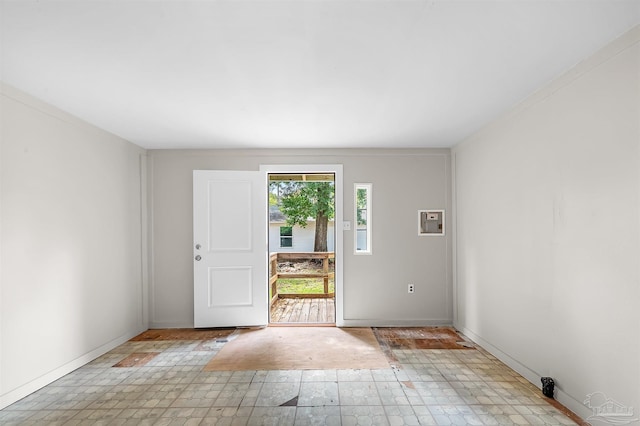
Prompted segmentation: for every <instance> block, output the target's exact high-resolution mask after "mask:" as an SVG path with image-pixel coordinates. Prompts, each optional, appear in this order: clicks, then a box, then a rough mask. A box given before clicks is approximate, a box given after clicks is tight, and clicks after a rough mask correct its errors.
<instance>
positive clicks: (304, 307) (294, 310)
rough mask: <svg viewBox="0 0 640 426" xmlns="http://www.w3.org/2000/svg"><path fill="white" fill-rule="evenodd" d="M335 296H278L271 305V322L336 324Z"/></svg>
mask: <svg viewBox="0 0 640 426" xmlns="http://www.w3.org/2000/svg"><path fill="white" fill-rule="evenodd" d="M335 322H336V308H335V299H334V298H317V299H316V298H313V299H312V298H293V297H292V298H278V299H277V300H276V301H275V302H274V303H273V305H272V306H271V323H305V324H308V323H315V324H334V323H335Z"/></svg>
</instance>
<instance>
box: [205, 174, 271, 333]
mask: <svg viewBox="0 0 640 426" xmlns="http://www.w3.org/2000/svg"><path fill="white" fill-rule="evenodd" d="M266 196H267V185H266V174H265V173H264V172H245V171H218V170H194V172H193V275H194V276H193V278H194V279H193V282H194V284H193V286H194V288H193V290H194V291H193V293H194V326H195V327H196V328H203V327H236V326H253V325H266V324H267V323H268V321H269V311H268V306H269V304H268V294H267V289H268V286H267V265H268V249H267V216H266V215H267V200H266Z"/></svg>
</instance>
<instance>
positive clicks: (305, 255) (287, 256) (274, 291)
mask: <svg viewBox="0 0 640 426" xmlns="http://www.w3.org/2000/svg"><path fill="white" fill-rule="evenodd" d="M312 259H322V272H314V273H307V274H300V273H291V272H278V262H280V261H283V260H312ZM329 259H335V253H334V252H301V253H271V255H270V256H269V285H270V286H271V303H272V304H273V302H275V301H276V299H278V298H286V297H300V298H302V297H310V298H322V297H326V298H329V297H334V293H329V278H334V276H335V273H334V272H330V271H329ZM279 278H322V280H323V284H324V293H313V294H298V293H296V294H293V293H288V294H280V293H278V279H279Z"/></svg>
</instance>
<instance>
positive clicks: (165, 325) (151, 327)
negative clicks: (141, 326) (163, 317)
mask: <svg viewBox="0 0 640 426" xmlns="http://www.w3.org/2000/svg"><path fill="white" fill-rule="evenodd" d="M161 328H193V323H192V322H191V323H182V322H157V321H154V322H150V323H149V330H157V329H161Z"/></svg>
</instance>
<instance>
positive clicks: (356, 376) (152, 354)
mask: <svg viewBox="0 0 640 426" xmlns="http://www.w3.org/2000/svg"><path fill="white" fill-rule="evenodd" d="M381 330H388V329H376V330H375V331H376V335H377V336H378V338H379V339H381V337H380V336H381V335H385V332H381ZM386 334H387V335H388V332H386ZM185 336H186V337H185V338H189V340H155V339H154V340H145V339H141V340H136V341H134V340H132V341H129V342H126V343H125V344H123V345H121V346H119V347H117V348H115V349H114V350H112V351H110V352H109V353H107V354H105V355H103V356H101V357H100V358H98V359H96V360H94V361H93V362H91V363H89V364H87V365H85V366H83V367H82V368H79V369H78V370H76V371H74V372H72V373H70V374H68V375H66V376H64V377H63V378H61V379H59V380H57V381H56V382H54V383H52V384H50V385H49V386H46V387H45V388H43V389H41V390H39V391H37V392H35V393H34V394H32V395H29V396H28V397H26V398H24V399H22V400H21V401H18V402H17V403H15V404H13V405H11V406H9V407H7V408H5V409H4V410H1V411H0V424H2V425H106V424H109V425H278V426H280V425H344V426H350V425H527V424H534V425H538V424H540V425H572V424H576V423H575V422H574V421H573V420H572V419H571V418H570V417H569V416H568V415H565V414H563V412H562V411H561V410H560V409H559V408H556V407H555V406H553V405H552V404H550V403H549V401H548V400H547V399H545V398H544V397H542V396H541V394H540V391H539V390H538V389H537V388H536V387H535V386H533V385H531V384H530V383H528V382H527V381H526V380H525V379H524V378H522V377H521V376H519V375H518V374H517V373H515V372H514V371H512V370H510V369H509V368H507V367H506V366H505V365H504V364H502V363H501V362H499V361H498V360H497V359H495V358H494V357H493V356H491V355H490V354H488V353H487V352H485V351H483V350H482V349H480V348H475V349H418V348H415V345H405V346H403V345H398V344H397V343H398V342H397V341H392V340H388V341H384V342H383V341H381V343H382V345H381V346H383V349H385V353H386V354H387V357H388V358H389V361H390V367H389V368H387V369H378V370H367V369H360V370H357V369H356V370H284V371H239V372H230V371H217V372H203V371H202V368H203V366H204V365H205V364H206V363H207V362H208V361H209V360H210V359H211V358H212V357H213V356H214V355H215V354H216V353H217V351H219V350H220V349H221V348H222V346H223V345H224V344H225V341H226V339H225V338H224V337H217V338H212V339H208V340H205V341H203V340H202V339H195V338H194V337H195V336H194V335H193V333H191V334H188V335H185ZM405 337H406V336H405ZM173 338H178V339H179V338H180V336H177V335H176V336H173ZM404 340H406V339H404ZM133 354H135V355H133ZM145 354H148V355H145ZM124 360H126V361H125V362H123V361H124ZM136 361H138V362H136ZM118 363H121V364H120V365H122V366H119V367H115V365H117V364H118ZM578 421H579V419H578Z"/></svg>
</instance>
